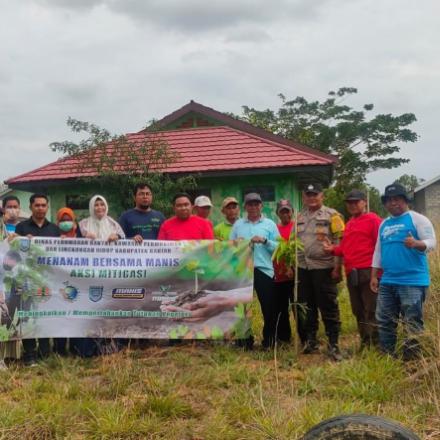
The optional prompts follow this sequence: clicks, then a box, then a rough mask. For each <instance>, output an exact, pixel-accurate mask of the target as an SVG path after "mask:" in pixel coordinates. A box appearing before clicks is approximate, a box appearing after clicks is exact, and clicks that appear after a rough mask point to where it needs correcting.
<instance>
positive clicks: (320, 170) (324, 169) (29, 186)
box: [9, 164, 333, 192]
mask: <svg viewBox="0 0 440 440" xmlns="http://www.w3.org/2000/svg"><path fill="white" fill-rule="evenodd" d="M260 174H299V175H303V176H307V175H315V174H318V175H319V176H320V177H319V179H318V180H320V181H322V182H323V183H324V184H326V185H329V184H330V182H331V181H332V179H333V164H326V165H299V166H288V167H271V168H244V169H238V170H237V169H236V170H233V169H231V170H219V171H215V170H210V171H198V172H197V171H196V172H188V171H182V172H173V173H170V175H171V176H186V175H196V176H199V177H226V176H231V177H235V176H237V177H238V176H255V175H260ZM96 178H98V177H96ZM82 179H94V177H93V176H85V177H69V178H62V179H46V180H32V181H27V182H15V183H13V182H11V183H9V188H11V189H21V190H24V191H33V192H35V191H47V190H48V189H49V188H51V187H53V186H56V185H60V184H61V185H63V184H69V183H74V182H76V181H78V180H82Z"/></svg>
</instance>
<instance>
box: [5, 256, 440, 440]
mask: <svg viewBox="0 0 440 440" xmlns="http://www.w3.org/2000/svg"><path fill="white" fill-rule="evenodd" d="M431 264H432V275H433V286H432V289H431V293H430V297H429V300H428V303H427V307H426V317H427V332H426V335H425V337H424V344H425V346H426V356H425V357H424V358H423V359H422V360H420V361H417V362H412V363H408V364H404V363H402V362H400V361H397V360H393V359H391V358H389V357H384V356H381V355H379V354H378V353H376V352H375V351H364V352H362V353H361V352H359V351H358V340H357V337H356V329H355V322H354V320H353V318H352V316H351V312H350V307H349V304H348V298H347V294H346V292H345V291H342V292H341V296H340V299H341V309H342V315H343V316H342V320H343V338H342V347H343V350H344V352H345V357H346V359H345V360H344V361H342V362H341V363H338V364H336V363H332V362H330V361H329V360H327V358H326V356H325V354H324V344H322V346H323V353H322V354H319V355H313V356H304V355H300V356H299V357H296V355H295V351H294V350H293V348H292V347H283V348H279V349H278V350H276V351H272V352H262V351H257V350H256V351H253V352H244V351H241V350H240V349H238V348H235V347H232V346H228V345H221V344H212V345H197V346H195V345H185V346H172V347H159V346H154V347H149V348H147V349H144V350H128V351H126V352H124V353H118V354H114V355H111V356H105V357H101V358H97V359H93V360H81V359H78V358H72V357H71V358H59V357H55V356H53V357H51V358H50V359H49V360H48V361H46V362H44V363H41V364H39V366H38V367H35V368H25V367H22V366H18V365H13V366H11V367H10V369H9V371H6V372H2V373H0V374H1V376H0V378H1V393H0V399H1V403H0V405H1V408H2V410H1V412H0V439H23V440H26V439H193V440H196V439H234V440H235V439H296V438H299V437H300V436H301V434H304V433H305V431H306V430H307V429H308V428H310V427H311V426H313V425H314V424H316V423H318V422H320V421H322V420H324V419H325V418H328V417H331V416H334V415H340V414H344V413H345V414H346V413H353V412H362V413H367V414H374V415H381V416H385V417H388V418H391V419H394V420H397V421H400V422H401V423H402V424H403V425H405V426H406V427H409V428H411V429H413V430H414V431H416V432H417V433H418V434H419V435H420V436H421V438H425V439H440V366H439V364H438V363H437V362H438V359H439V345H440V341H439V339H440V256H439V253H438V252H437V253H436V254H434V255H432V258H431ZM255 309H256V313H255V319H254V326H255V331H256V334H257V335H259V334H260V326H261V319H260V316H259V313H258V308H257V306H255ZM323 342H324V341H323Z"/></svg>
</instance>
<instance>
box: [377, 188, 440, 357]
mask: <svg viewBox="0 0 440 440" xmlns="http://www.w3.org/2000/svg"><path fill="white" fill-rule="evenodd" d="M408 202H409V199H408V195H407V192H406V189H405V188H404V187H403V186H402V185H400V184H398V183H393V184H392V185H388V186H387V187H386V188H385V193H384V195H383V196H382V203H383V204H384V205H385V208H386V210H387V211H388V212H389V213H390V214H391V216H390V217H388V218H387V219H386V220H384V221H383V222H382V224H381V225H380V228H379V236H378V239H377V243H376V249H375V251H374V256H373V268H372V271H371V272H372V273H371V282H370V286H371V290H373V292H378V294H379V297H378V300H377V309H376V319H377V322H378V325H379V344H380V348H381V349H382V351H383V352H385V353H388V354H390V355H392V356H395V355H396V351H395V350H396V340H397V324H398V320H399V318H400V317H402V320H403V324H404V326H405V330H406V336H407V337H406V340H405V342H404V346H403V359H404V360H411V359H413V358H415V357H417V356H418V354H419V352H420V346H419V342H418V340H417V336H418V335H419V334H420V333H421V332H422V331H423V303H424V301H425V297H426V291H427V289H428V287H429V284H430V277H429V266H428V259H427V256H426V253H427V252H428V251H430V250H432V249H434V248H435V246H436V237H435V232H434V228H433V226H432V223H431V222H430V221H429V220H428V218H426V217H425V216H423V215H421V214H419V213H417V212H414V211H411V210H410V209H409V206H408ZM380 269H382V270H383V274H382V277H381V279H380V282H379V279H378V274H379V271H380Z"/></svg>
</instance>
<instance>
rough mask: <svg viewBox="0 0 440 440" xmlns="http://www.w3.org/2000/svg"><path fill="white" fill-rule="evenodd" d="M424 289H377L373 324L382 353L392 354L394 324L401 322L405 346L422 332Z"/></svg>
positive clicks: (401, 287)
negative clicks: (376, 328) (376, 327)
mask: <svg viewBox="0 0 440 440" xmlns="http://www.w3.org/2000/svg"><path fill="white" fill-rule="evenodd" d="M426 289H427V288H426V287H424V286H400V285H396V284H381V285H380V286H379V296H378V298H377V306H376V320H377V323H378V325H379V345H380V348H381V349H382V351H384V352H386V353H389V354H391V355H394V354H395V349H396V340H397V324H398V322H399V319H400V318H401V319H402V322H403V325H404V329H405V332H406V337H407V339H406V341H405V346H406V345H409V344H410V343H411V341H415V339H414V336H416V335H417V334H419V333H421V332H422V331H423V303H424V301H425V296H426ZM405 346H404V349H405ZM408 348H410V347H408Z"/></svg>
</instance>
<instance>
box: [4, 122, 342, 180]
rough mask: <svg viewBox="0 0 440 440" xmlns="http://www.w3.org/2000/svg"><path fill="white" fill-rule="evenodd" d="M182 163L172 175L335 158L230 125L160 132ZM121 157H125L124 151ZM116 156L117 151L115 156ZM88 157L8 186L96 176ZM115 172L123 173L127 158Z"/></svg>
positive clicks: (137, 138)
mask: <svg viewBox="0 0 440 440" xmlns="http://www.w3.org/2000/svg"><path fill="white" fill-rule="evenodd" d="M146 136H147V137H148V136H156V134H152V133H149V132H145V131H141V132H139V133H132V134H129V135H127V137H128V139H129V140H130V141H131V142H135V143H137V142H139V143H140V142H142V141H143V140H145V137H146ZM160 136H163V138H164V139H165V141H166V142H167V143H168V145H169V146H170V148H171V150H172V151H174V152H177V153H178V155H179V158H178V160H177V161H176V162H175V163H173V164H171V165H170V166H169V167H168V168H167V169H166V172H168V173H202V174H203V173H207V172H215V171H240V170H249V169H273V168H282V167H288V168H291V167H297V166H308V165H332V164H333V163H334V162H335V158H334V157H332V156H330V155H325V154H323V153H321V152H316V154H315V152H312V151H313V150H312V149H307V150H305V149H303V148H295V147H293V146H290V145H285V144H283V143H280V142H275V141H273V140H269V139H267V138H263V137H260V136H256V135H253V134H250V133H247V132H244V131H241V130H238V129H234V128H231V127H227V126H215V127H203V128H202V127H199V128H192V129H184V130H168V131H162V132H160ZM119 153H121V156H122V157H123V156H124V154H123V152H119ZM112 154H116V150H115V151H114V152H113V153H112ZM86 157H87V156H85V155H84V154H83V155H79V156H77V157H65V158H62V159H59V160H57V161H56V162H53V163H50V164H48V165H45V166H43V167H40V168H37V169H35V170H33V171H30V172H28V173H25V174H21V175H19V176H16V177H13V178H11V179H9V180H7V181H6V183H7V184H8V185H14V184H20V183H25V182H37V181H38V182H41V181H62V180H66V179H72V178H78V177H86V176H93V175H96V172H95V171H93V167H92V168H90V169H88V170H87V168H83V169H81V171H78V165H79V164H80V163H81V162H86V161H87V158H86ZM114 169H120V170H121V171H123V169H124V167H123V159H122V158H121V159H120V160H119V161H117V162H116V164H115V167H114Z"/></svg>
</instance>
